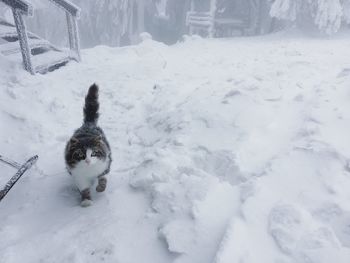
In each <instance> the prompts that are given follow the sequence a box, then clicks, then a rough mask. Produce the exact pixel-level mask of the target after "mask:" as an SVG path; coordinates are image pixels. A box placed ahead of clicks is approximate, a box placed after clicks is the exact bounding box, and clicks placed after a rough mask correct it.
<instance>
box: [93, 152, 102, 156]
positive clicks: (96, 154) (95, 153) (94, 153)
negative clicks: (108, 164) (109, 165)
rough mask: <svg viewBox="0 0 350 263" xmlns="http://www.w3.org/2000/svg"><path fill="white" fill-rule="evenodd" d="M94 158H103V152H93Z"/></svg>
mask: <svg viewBox="0 0 350 263" xmlns="http://www.w3.org/2000/svg"><path fill="white" fill-rule="evenodd" d="M91 156H92V157H101V156H102V152H101V151H93V152H92V153H91Z"/></svg>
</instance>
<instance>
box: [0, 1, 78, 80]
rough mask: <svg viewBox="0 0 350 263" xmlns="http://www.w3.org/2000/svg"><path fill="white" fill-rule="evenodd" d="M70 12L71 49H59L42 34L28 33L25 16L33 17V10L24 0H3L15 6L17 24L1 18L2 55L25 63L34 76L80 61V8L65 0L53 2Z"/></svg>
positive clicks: (67, 15) (0, 53)
mask: <svg viewBox="0 0 350 263" xmlns="http://www.w3.org/2000/svg"><path fill="white" fill-rule="evenodd" d="M50 1H52V2H54V3H55V4H56V5H57V6H58V7H60V8H62V9H64V10H65V12H66V18H67V25H68V32H69V45H70V48H67V49H62V48H59V47H57V46H55V45H53V44H52V43H50V42H49V41H47V40H45V39H42V38H41V37H39V36H38V35H36V34H34V33H32V32H30V31H28V30H26V26H25V23H24V21H23V19H22V18H21V16H22V15H32V13H33V11H32V7H31V6H30V4H29V3H28V2H25V1H23V0H12V1H10V0H0V2H4V3H5V4H7V5H9V6H11V7H12V10H13V12H14V18H15V22H16V24H12V23H10V22H8V21H5V20H4V19H2V18H0V55H2V56H4V57H7V58H8V59H9V60H11V61H15V62H18V63H22V62H23V65H24V68H25V69H26V70H27V71H29V72H30V73H31V74H35V73H41V74H45V73H47V72H51V71H53V70H55V69H58V68H60V67H62V66H64V65H66V64H67V63H68V62H69V61H71V60H75V61H77V62H79V61H80V49H79V41H78V36H77V23H76V19H77V18H78V16H79V9H78V8H77V7H76V6H73V5H72V4H70V2H67V1H65V0H50Z"/></svg>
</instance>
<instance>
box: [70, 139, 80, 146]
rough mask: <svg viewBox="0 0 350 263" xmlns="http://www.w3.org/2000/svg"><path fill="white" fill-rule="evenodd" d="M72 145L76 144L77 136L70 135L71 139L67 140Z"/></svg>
mask: <svg viewBox="0 0 350 263" xmlns="http://www.w3.org/2000/svg"><path fill="white" fill-rule="evenodd" d="M69 142H70V143H71V144H72V145H74V144H77V143H78V142H79V140H78V139H77V138H75V137H72V138H71V139H70V141H69Z"/></svg>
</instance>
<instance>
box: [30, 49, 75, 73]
mask: <svg viewBox="0 0 350 263" xmlns="http://www.w3.org/2000/svg"><path fill="white" fill-rule="evenodd" d="M71 60H77V59H76V58H75V57H74V56H72V55H71V54H70V52H56V51H49V52H46V53H43V54H40V55H37V56H33V64H34V65H35V72H37V73H41V74H45V73H47V72H49V71H50V69H51V68H54V67H55V66H56V65H58V66H59V65H60V64H66V63H68V62H69V61H71Z"/></svg>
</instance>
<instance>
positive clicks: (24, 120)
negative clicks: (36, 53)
mask: <svg viewBox="0 0 350 263" xmlns="http://www.w3.org/2000/svg"><path fill="white" fill-rule="evenodd" d="M82 57H83V62H82V63H80V64H77V63H70V64H69V65H67V66H65V67H63V68H61V69H59V70H57V71H54V72H52V73H50V74H47V75H36V76H31V75H29V74H28V73H26V72H24V71H23V70H21V68H20V66H19V65H16V64H13V63H10V62H7V61H5V59H4V58H3V57H0V87H1V88H0V101H1V105H0V120H1V130H0V133H1V134H0V145H1V154H4V155H5V154H6V155H7V157H9V158H12V159H14V160H16V161H17V162H24V161H25V160H26V159H28V158H29V157H30V156H32V155H33V154H38V155H39V161H38V163H37V165H36V166H35V167H34V168H32V169H31V170H30V171H29V172H28V173H26V174H25V175H24V176H23V178H22V179H21V180H20V181H19V182H18V184H17V185H16V186H15V187H14V188H13V190H11V192H10V193H9V194H8V196H7V197H6V198H5V199H4V200H3V201H2V202H1V203H0V222H1V223H0V237H1V238H0V255H1V257H0V262H1V263H19V262H23V261H25V262H27V263H30V262H33V263H37V262H59V263H63V262H84V263H85V262H94V263H95V262H114V263H115V262H120V263H138V262H150V263H151V262H152V263H166V262H176V263H183V262H188V263H197V262H198V263H207V262H208V263H209V262H210V263H211V262H213V263H236V262H237V263H261V262H266V263H272V262H274V263H291V262H298V263H299V262H300V263H310V262H315V263H330V262H337V263H348V262H350V202H349V200H350V161H349V160H350V139H349V134H350V106H349V105H350V104H349V100H350V89H349V84H350V67H349V58H350V37H341V38H338V39H334V40H324V39H310V38H305V37H300V36H298V35H296V36H283V35H276V36H269V37H256V38H242V39H240V38H237V39H231V40H204V39H200V38H196V37H193V38H186V39H185V42H184V43H179V44H177V45H175V46H171V47H168V46H165V45H162V44H160V43H156V42H153V41H152V40H149V39H147V38H145V41H144V42H143V43H141V44H140V45H138V46H132V47H124V48H109V47H104V46H99V47H96V48H93V49H89V50H83V52H82ZM93 82H97V83H98V84H99V86H100V103H101V108H100V112H101V117H100V121H99V124H100V125H101V127H102V128H103V129H104V130H105V133H106V135H107V137H108V138H109V141H110V143H111V146H112V151H113V160H114V161H113V164H112V169H111V173H110V174H109V176H108V179H109V182H108V186H107V190H106V192H105V193H103V194H96V193H95V194H94V196H93V199H94V205H93V206H92V207H89V208H81V207H80V206H79V194H78V192H77V190H76V188H75V187H74V185H73V182H72V179H71V178H70V177H69V176H68V174H67V172H66V171H65V168H64V161H63V149H64V146H65V142H66V140H67V139H68V138H69V136H70V135H71V133H72V132H73V130H74V129H75V128H77V127H78V126H79V125H80V124H81V122H82V106H83V98H84V96H85V94H86V91H87V88H88V86H89V85H90V84H92V83H93ZM0 171H1V174H2V175H3V174H4V177H6V178H9V177H10V176H11V175H12V172H14V171H12V170H11V169H9V168H7V167H5V166H3V165H1V164H0ZM4 177H2V179H1V180H2V181H0V182H3V181H6V180H4V179H3V178H4Z"/></svg>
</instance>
